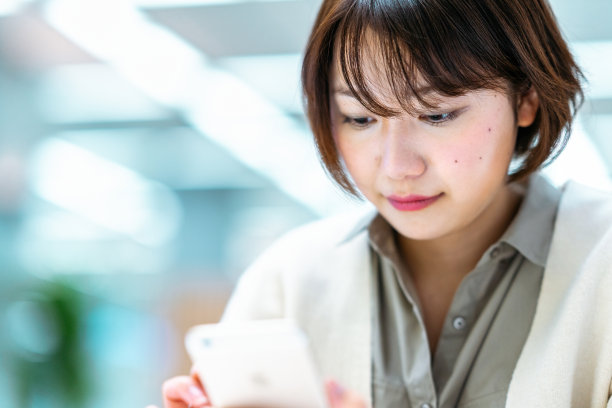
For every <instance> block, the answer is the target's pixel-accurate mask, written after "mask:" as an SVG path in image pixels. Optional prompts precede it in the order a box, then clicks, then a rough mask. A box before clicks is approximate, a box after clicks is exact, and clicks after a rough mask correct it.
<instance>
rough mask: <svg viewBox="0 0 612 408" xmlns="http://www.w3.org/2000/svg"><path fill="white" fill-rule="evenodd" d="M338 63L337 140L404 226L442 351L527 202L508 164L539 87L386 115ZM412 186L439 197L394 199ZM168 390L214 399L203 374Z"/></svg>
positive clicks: (172, 401)
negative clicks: (459, 295) (355, 89)
mask: <svg viewBox="0 0 612 408" xmlns="http://www.w3.org/2000/svg"><path fill="white" fill-rule="evenodd" d="M368 70H369V72H371V73H372V74H371V75H369V76H368V79H369V83H372V84H374V88H375V89H376V90H377V91H378V94H377V96H378V97H379V99H380V100H383V101H385V103H386V104H387V105H388V106H392V107H394V108H395V109H396V110H398V111H401V109H400V108H399V107H398V106H399V105H398V104H397V103H394V101H393V100H392V99H389V98H386V96H385V95H391V94H392V93H391V92H389V90H388V89H387V87H386V84H385V83H377V79H378V78H384V76H382V75H378V74H376V69H375V66H374V65H371V66H369V67H368V64H367V62H366V66H365V71H366V72H368ZM330 72H331V86H330V88H331V90H332V92H331V94H330V102H331V112H330V114H331V119H332V132H333V137H334V141H335V143H336V146H337V148H338V151H339V153H340V156H341V158H342V160H343V161H344V163H345V166H346V169H347V171H348V173H349V175H350V176H351V178H352V180H353V181H354V183H355V185H356V187H357V189H358V190H359V191H360V192H361V193H362V194H363V196H364V197H365V198H366V199H367V200H368V201H370V202H371V203H372V204H374V206H375V207H376V208H377V209H378V211H379V212H380V214H381V215H382V216H383V217H384V218H385V219H386V220H387V221H388V222H389V223H390V224H391V226H393V228H394V229H395V230H396V231H397V236H398V244H399V245H398V246H399V250H400V253H401V256H402V259H403V261H404V263H405V266H406V270H408V271H410V277H411V278H412V279H413V282H414V284H415V287H416V288H417V293H418V295H419V299H420V301H421V302H420V303H421V306H422V308H423V310H422V311H421V312H422V313H423V317H424V322H425V326H426V330H427V333H428V338H429V345H430V351H434V350H435V348H436V345H437V339H438V337H439V335H440V332H441V327H442V323H443V320H444V317H445V316H446V313H447V311H448V308H449V306H450V302H451V301H452V298H453V296H454V293H455V291H456V289H457V287H458V286H459V284H460V282H461V280H462V279H463V277H464V276H465V275H466V274H467V273H469V271H471V270H472V269H473V268H474V267H475V265H476V263H477V262H478V260H479V259H480V257H481V256H482V254H483V253H484V252H485V251H486V249H487V248H488V247H489V246H490V245H491V244H492V243H494V242H495V241H496V240H497V239H498V238H499V237H500V236H501V235H502V234H503V232H504V231H505V229H506V228H507V227H508V225H509V224H510V222H511V221H512V219H513V217H514V215H515V214H516V211H517V209H518V207H519V205H520V203H521V200H522V195H521V193H520V190H517V189H516V187H517V186H516V185H511V184H508V183H507V172H508V166H509V164H510V161H511V159H512V155H513V150H514V145H515V142H516V135H517V131H518V128H519V127H521V126H524V127H526V126H529V125H531V124H532V123H533V121H534V120H535V117H536V114H537V111H538V107H539V101H538V95H537V93H536V92H535V91H534V90H529V91H528V92H526V93H525V94H523V95H520V96H518V97H514V96H510V94H509V92H504V91H503V90H485V89H483V90H478V91H473V92H469V93H467V94H465V95H463V96H461V97H454V98H450V97H444V96H440V95H434V96H435V97H436V101H437V102H438V108H437V109H435V110H431V109H424V108H421V109H417V111H418V112H416V113H414V114H408V113H403V114H401V115H398V116H396V117H391V118H384V117H379V116H376V115H374V114H372V113H371V112H369V111H368V110H367V109H365V108H364V107H363V106H362V105H361V104H360V103H359V102H358V101H357V99H355V98H354V97H353V96H352V95H351V94H350V92H349V91H348V87H347V86H346V84H345V83H344V81H343V80H342V75H341V74H340V72H339V70H338V66H337V64H334V66H332V68H331V71H330ZM410 194H418V195H424V196H439V197H438V199H437V200H436V201H435V202H434V203H433V204H431V205H429V206H428V207H426V208H424V209H421V210H418V211H400V210H398V209H396V208H394V207H393V206H392V205H391V203H390V202H389V200H388V197H389V196H390V195H395V196H400V197H404V196H407V195H410ZM432 354H433V352H432ZM325 388H326V393H327V397H328V401H329V404H330V407H331V408H365V407H366V404H365V402H364V401H363V399H361V398H360V396H358V395H357V394H356V393H354V392H352V391H350V390H345V389H343V388H342V387H341V386H340V385H339V384H337V383H336V382H335V381H333V380H329V381H327V382H326V384H325ZM163 396H164V407H165V408H187V407H191V408H196V407H204V406H211V405H210V404H209V402H208V398H207V397H206V392H205V390H204V388H203V386H202V384H201V383H200V381H199V380H198V377H197V375H196V374H194V373H192V375H191V376H190V377H187V376H183V377H174V378H171V379H170V380H168V381H166V382H165V383H164V386H163ZM190 404H191V405H190ZM147 408H156V407H153V406H150V407H147Z"/></svg>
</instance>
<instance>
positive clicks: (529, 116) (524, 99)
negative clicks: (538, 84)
mask: <svg viewBox="0 0 612 408" xmlns="http://www.w3.org/2000/svg"><path fill="white" fill-rule="evenodd" d="M539 108H540V98H539V96H538V93H537V92H536V90H535V89H534V87H533V86H532V87H530V88H529V90H527V92H525V93H524V94H522V95H521V96H520V97H519V101H518V109H517V112H516V113H517V114H516V117H517V124H518V125H519V126H520V127H527V126H531V124H532V123H533V121H534V120H535V118H536V115H537V113H538V109H539Z"/></svg>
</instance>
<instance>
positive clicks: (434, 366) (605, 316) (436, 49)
mask: <svg viewBox="0 0 612 408" xmlns="http://www.w3.org/2000/svg"><path fill="white" fill-rule="evenodd" d="M580 79H581V72H580V70H579V68H578V67H577V66H576V64H575V62H574V60H573V58H572V56H571V54H570V52H569V51H568V49H567V45H566V43H565V42H564V40H563V38H562V36H561V34H560V32H559V29H558V27H557V23H556V21H555V18H554V16H553V13H552V11H551V9H550V7H549V5H548V4H547V3H546V1H545V0H503V1H501V0H376V1H374V0H324V1H323V4H322V6H321V9H320V11H319V14H318V17H317V20H316V22H315V25H314V28H313V31H312V34H311V37H310V39H309V42H308V45H307V48H306V53H305V57H304V64H303V71H302V82H303V87H304V94H305V100H306V109H307V115H308V118H309V120H310V124H311V127H312V130H313V133H314V136H315V140H316V144H317V146H318V149H319V153H320V156H321V159H322V161H323V163H324V165H325V167H326V169H327V170H328V172H329V174H330V175H331V176H332V178H333V179H334V180H335V181H336V182H337V184H338V185H340V186H341V187H342V188H343V189H344V190H346V191H348V192H349V193H351V194H355V195H361V196H363V197H365V198H366V199H367V200H368V201H370V202H371V203H372V204H373V205H374V206H375V207H376V210H377V211H376V213H374V214H367V215H363V214H361V215H359V216H354V215H350V216H348V215H344V216H342V217H336V218H334V219H329V220H323V221H319V222H317V223H314V224H312V225H308V226H305V227H302V228H300V229H298V230H297V231H294V232H292V233H290V234H288V235H287V236H286V237H284V238H282V239H281V240H280V241H279V242H278V243H277V244H276V245H274V246H273V247H272V248H271V249H270V250H269V251H267V252H266V253H265V254H264V255H263V256H262V257H261V258H260V259H259V260H258V261H257V262H256V263H255V264H254V265H253V266H252V267H251V268H250V269H249V270H248V271H247V272H246V273H245V274H244V276H243V277H242V279H241V281H240V283H239V285H238V287H237V289H236V291H235V293H234V295H233V297H232V299H231V301H230V303H229V305H228V307H227V310H226V313H225V315H224V319H226V320H240V319H259V318H274V317H291V318H293V319H295V320H296V321H297V322H298V323H299V324H300V326H301V327H302V328H303V329H304V330H305V331H306V333H307V334H308V336H309V338H310V340H311V343H312V346H313V349H314V350H313V351H314V354H315V358H316V360H317V364H318V366H319V369H320V370H321V371H322V373H323V374H324V375H325V377H326V378H330V379H332V380H330V381H328V383H327V389H328V394H329V399H330V403H331V405H332V406H333V407H364V406H374V407H377V408H378V407H421V408H432V407H464V408H467V407H470V408H475V407H504V406H508V407H555V408H559V407H602V408H603V407H606V406H607V407H608V408H612V402H611V401H612V399H611V395H612V296H611V295H610V293H612V267H611V266H610V265H612V227H611V224H612V205H611V204H610V200H609V199H608V197H607V196H606V195H605V194H601V193H598V192H595V191H592V190H589V189H587V188H585V187H581V186H579V185H576V184H573V183H569V184H568V185H567V186H565V187H564V188H563V189H556V188H555V187H553V186H552V185H551V184H549V183H548V181H547V180H546V179H545V178H544V177H542V176H541V175H539V174H538V172H537V171H538V169H540V168H541V167H542V166H543V165H545V164H546V163H548V162H550V161H551V160H552V159H554V157H555V155H556V154H558V152H559V151H560V150H561V149H562V148H563V146H564V145H565V142H566V139H567V137H568V134H569V129H570V125H571V121H572V117H573V115H574V113H575V110H576V108H577V106H578V105H579V102H580V100H581V96H582V93H581V87H580ZM163 392H164V397H165V403H166V406H167V407H186V406H188V405H189V406H191V407H194V406H198V404H199V405H200V406H205V405H206V404H207V403H206V402H205V401H206V398H205V397H204V390H203V388H202V387H201V385H200V384H199V382H198V381H197V379H196V378H189V377H178V378H174V379H171V380H169V381H167V382H166V384H165V386H164V391H163Z"/></svg>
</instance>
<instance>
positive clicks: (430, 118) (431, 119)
mask: <svg viewBox="0 0 612 408" xmlns="http://www.w3.org/2000/svg"><path fill="white" fill-rule="evenodd" d="M457 116H459V112H458V111H452V112H445V113H436V114H433V115H421V116H419V119H421V120H422V121H424V122H427V123H428V124H430V125H432V126H441V125H443V124H444V123H446V122H450V121H452V120H454V119H456V118H457ZM439 117H442V118H439ZM375 121H376V120H375V119H374V118H371V117H369V116H359V117H350V116H344V120H343V123H346V124H349V125H351V126H353V127H356V128H360V129H365V128H367V127H368V126H370V125H371V124H372V123H374V122H375Z"/></svg>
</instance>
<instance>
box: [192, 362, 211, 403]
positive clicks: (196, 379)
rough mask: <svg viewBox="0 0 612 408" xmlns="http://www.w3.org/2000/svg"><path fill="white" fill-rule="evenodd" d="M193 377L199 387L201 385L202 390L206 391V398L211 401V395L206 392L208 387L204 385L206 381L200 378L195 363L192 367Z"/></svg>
mask: <svg viewBox="0 0 612 408" xmlns="http://www.w3.org/2000/svg"><path fill="white" fill-rule="evenodd" d="M190 375H191V379H192V380H193V381H195V383H196V384H197V386H198V387H200V389H201V390H202V392H204V396H205V397H206V399H208V400H209V401H210V397H209V396H208V393H207V392H206V387H204V383H203V382H202V380H201V379H200V375H199V374H198V372H197V371H196V367H195V365H194V366H192V367H191V373H190Z"/></svg>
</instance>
